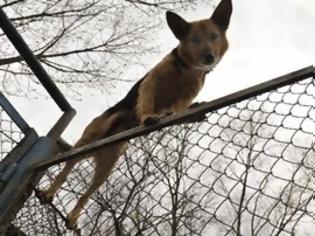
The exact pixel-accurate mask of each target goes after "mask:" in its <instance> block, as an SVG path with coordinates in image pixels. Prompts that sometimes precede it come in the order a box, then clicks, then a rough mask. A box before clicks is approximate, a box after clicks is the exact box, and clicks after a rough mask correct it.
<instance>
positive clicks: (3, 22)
mask: <svg viewBox="0 0 315 236" xmlns="http://www.w3.org/2000/svg"><path fill="white" fill-rule="evenodd" d="M0 27H1V28H2V30H3V32H4V33H5V34H6V35H7V37H8V38H9V39H10V41H11V42H12V44H13V45H14V47H15V48H16V50H17V51H18V52H19V53H20V54H21V56H22V57H23V58H24V60H25V62H26V63H27V64H28V66H29V67H30V68H31V70H32V71H33V73H34V74H35V75H36V76H37V78H38V79H39V81H40V82H41V84H42V85H43V86H44V87H45V89H46V90H47V92H48V93H49V95H50V96H51V97H52V98H53V99H54V100H55V102H56V103H57V105H58V106H59V107H60V109H61V110H62V111H69V110H72V107H71V105H70V104H69V103H68V101H67V100H66V99H65V97H64V96H63V94H62V93H61V92H60V90H59V89H58V87H57V86H56V85H55V84H54V82H53V81H52V79H51V78H50V76H49V75H48V73H47V72H46V71H45V69H44V68H43V66H42V65H41V64H40V63H39V61H38V59H37V58H36V57H35V56H34V54H33V52H32V51H31V50H30V48H29V47H28V46H27V44H26V43H25V41H24V39H23V38H22V37H21V35H20V34H19V33H18V32H17V30H16V29H15V27H14V26H13V24H12V23H11V22H10V20H9V18H8V17H7V15H6V14H5V13H4V11H3V10H2V9H1V8H0Z"/></svg>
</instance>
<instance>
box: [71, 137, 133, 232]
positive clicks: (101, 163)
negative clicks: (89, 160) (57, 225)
mask: <svg viewBox="0 0 315 236" xmlns="http://www.w3.org/2000/svg"><path fill="white" fill-rule="evenodd" d="M126 147H127V144H126V143H120V144H117V145H113V146H109V147H106V148H104V149H103V150H101V151H98V152H97V153H95V154H94V160H95V172H94V176H93V179H92V182H91V185H90V186H89V188H88V189H87V191H86V192H85V193H84V194H83V195H82V196H81V197H80V198H79V200H78V202H77V204H76V205H75V207H74V208H73V209H72V211H71V212H70V213H69V214H68V217H67V220H68V222H67V224H66V226H67V228H69V229H75V228H76V226H77V220H78V218H79V216H80V213H81V211H82V210H83V209H84V206H85V205H86V203H87V201H88V200H89V198H90V197H91V195H92V194H93V193H94V192H95V191H96V190H97V189H98V188H99V187H100V186H101V185H102V184H103V183H104V182H105V180H106V179H107V178H108V176H109V175H110V173H111V171H112V169H113V168H114V166H115V164H116V162H117V160H118V159H119V157H120V155H122V154H123V152H124V151H125V150H126Z"/></svg>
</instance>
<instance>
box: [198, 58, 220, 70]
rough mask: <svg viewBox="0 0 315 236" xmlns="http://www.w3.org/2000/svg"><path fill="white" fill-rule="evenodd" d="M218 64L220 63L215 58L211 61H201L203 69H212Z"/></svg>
mask: <svg viewBox="0 0 315 236" xmlns="http://www.w3.org/2000/svg"><path fill="white" fill-rule="evenodd" d="M217 64H218V61H217V60H215V59H213V60H211V62H210V61H208V62H203V63H200V65H199V67H200V69H201V70H203V71H211V70H212V69H213V68H214V67H215V66H216V65H217Z"/></svg>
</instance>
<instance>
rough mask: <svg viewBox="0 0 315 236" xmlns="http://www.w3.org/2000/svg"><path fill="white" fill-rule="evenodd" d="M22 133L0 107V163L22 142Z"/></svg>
mask: <svg viewBox="0 0 315 236" xmlns="http://www.w3.org/2000/svg"><path fill="white" fill-rule="evenodd" d="M23 137H24V134H23V132H22V131H21V130H20V129H19V128H18V127H17V125H16V124H15V123H14V122H13V121H12V119H11V118H10V117H9V116H8V114H7V113H6V112H5V111H4V110H3V108H2V107H0V161H2V160H3V159H4V158H5V157H6V156H7V154H8V153H9V152H10V151H11V150H12V149H13V148H14V147H15V146H16V145H17V144H18V143H19V142H20V141H21V140H22V138H23Z"/></svg>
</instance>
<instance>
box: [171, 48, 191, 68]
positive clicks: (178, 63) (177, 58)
mask: <svg viewBox="0 0 315 236" xmlns="http://www.w3.org/2000/svg"><path fill="white" fill-rule="evenodd" d="M177 50H178V49H177V48H174V49H173V51H172V55H173V56H174V58H175V60H174V65H175V67H176V69H177V70H178V72H181V68H188V65H187V63H186V62H185V61H184V60H183V59H182V58H181V57H180V56H179V55H178V52H177Z"/></svg>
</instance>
